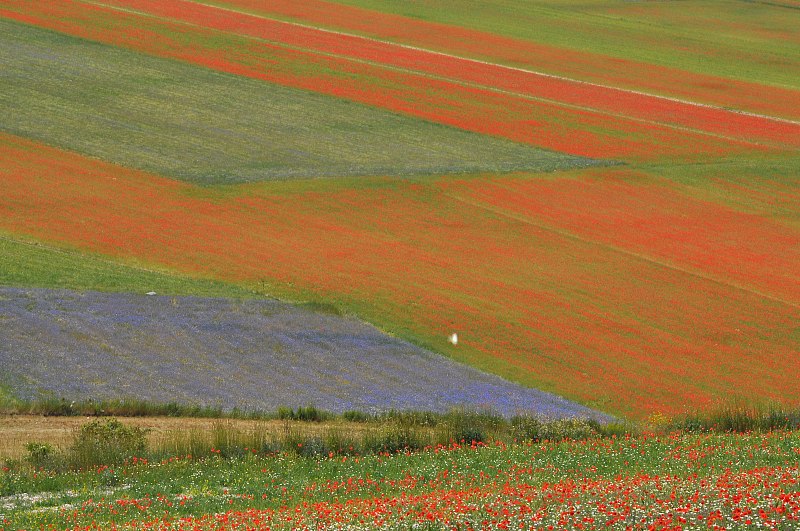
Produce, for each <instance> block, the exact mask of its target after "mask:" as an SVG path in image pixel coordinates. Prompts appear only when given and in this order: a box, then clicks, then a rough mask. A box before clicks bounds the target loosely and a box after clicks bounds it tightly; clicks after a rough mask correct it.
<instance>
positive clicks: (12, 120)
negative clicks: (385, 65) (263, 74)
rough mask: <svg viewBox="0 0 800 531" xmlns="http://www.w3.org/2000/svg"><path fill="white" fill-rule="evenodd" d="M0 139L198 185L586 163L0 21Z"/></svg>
mask: <svg viewBox="0 0 800 531" xmlns="http://www.w3.org/2000/svg"><path fill="white" fill-rule="evenodd" d="M0 62H2V63H3V65H4V66H3V77H1V78H0V115H3V119H2V121H0V130H2V131H5V132H8V133H12V134H16V135H21V136H26V137H29V138H34V139H37V140H40V141H42V142H44V143H47V144H51V145H55V146H59V147H63V148H66V149H70V150H72V151H77V152H79V153H82V154H86V155H89V156H92V157H96V158H100V159H103V160H106V161H109V162H114V163H117V164H121V165H123V166H129V167H133V168H139V169H143V170H146V171H150V172H154V173H159V174H162V175H166V176H170V177H174V178H178V179H182V180H186V181H191V182H194V183H198V184H204V185H208V184H222V183H240V182H247V181H258V180H268V179H289V178H310V177H340V176H349V175H416V174H436V173H470V172H480V171H486V172H498V171H499V172H504V171H514V170H537V169H538V170H552V169H556V168H561V167H575V166H583V165H587V164H589V163H590V161H588V160H586V159H581V158H578V157H571V156H569V155H564V154H560V153H554V152H549V151H544V150H539V149H536V148H532V147H530V146H524V145H521V144H515V143H513V142H510V141H506V140H502V139H494V138H488V137H485V136H481V135H478V134H474V133H470V132H465V131H461V130H458V129H455V128H452V127H447V126H443V125H439V124H434V123H430V122H423V121H420V120H416V119H413V118H409V117H404V116H401V115H398V114H393V113H390V112H387V111H383V110H379V109H374V108H370V107H367V106H364V105H360V104H357V103H351V102H347V101H344V100H339V99H336V98H331V97H328V96H323V95H319V94H314V93H310V92H306V91H302V90H296V89H291V88H286V87H281V86H279V85H273V84H267V83H264V82H261V81H257V80H253V79H248V78H244V77H238V76H233V75H228V74H223V73H219V72H215V71H212V70H208V69H205V68H201V67H196V66H190V65H187V64H184V63H180V62H176V61H170V60H164V59H158V58H154V57H149V56H146V55H142V54H137V53H134V52H130V51H126V50H123V49H119V48H114V47H111V46H105V45H100V44H96V43H92V42H89V41H85V40H82V39H77V38H74V37H69V36H65V35H61V34H57V33H54V32H50V31H47V30H42V29H36V28H33V27H30V26H24V25H20V24H16V23H13V22H7V21H0Z"/></svg>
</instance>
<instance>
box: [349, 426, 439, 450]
mask: <svg viewBox="0 0 800 531" xmlns="http://www.w3.org/2000/svg"><path fill="white" fill-rule="evenodd" d="M429 444H430V441H426V440H425V438H424V436H423V434H422V433H421V432H420V430H416V429H414V428H412V427H409V426H402V425H394V426H388V427H387V428H384V429H381V430H376V431H370V432H367V433H365V434H364V438H363V439H362V441H361V447H362V449H363V453H364V454H395V453H398V452H406V451H408V452H413V451H416V450H421V449H423V448H425V446H428V445H429Z"/></svg>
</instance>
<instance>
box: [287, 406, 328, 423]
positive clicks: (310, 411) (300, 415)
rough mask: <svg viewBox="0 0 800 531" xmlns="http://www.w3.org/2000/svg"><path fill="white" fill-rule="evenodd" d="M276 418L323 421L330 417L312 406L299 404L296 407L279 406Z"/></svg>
mask: <svg viewBox="0 0 800 531" xmlns="http://www.w3.org/2000/svg"><path fill="white" fill-rule="evenodd" d="M278 418H279V419H281V420H300V421H303V422H323V421H324V420H326V419H328V418H330V416H329V415H328V414H327V413H325V412H324V411H322V410H319V409H317V408H316V407H314V406H306V407H302V406H301V407H298V408H297V409H292V408H289V407H279V408H278Z"/></svg>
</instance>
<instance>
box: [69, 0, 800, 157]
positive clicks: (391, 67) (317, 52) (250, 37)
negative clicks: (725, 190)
mask: <svg viewBox="0 0 800 531" xmlns="http://www.w3.org/2000/svg"><path fill="white" fill-rule="evenodd" d="M78 1H79V2H81V3H84V4H89V5H94V6H98V7H104V8H107V9H111V10H113V11H120V12H123V13H129V14H132V15H139V16H143V17H148V18H152V19H155V20H161V21H169V22H173V23H177V24H181V25H184V26H188V27H193V28H200V29H213V30H214V31H219V32H221V33H227V34H230V35H236V36H238V37H241V38H244V39H248V40H252V41H256V42H264V43H268V44H271V45H276V46H278V47H281V48H284V49H287V50H294V51H299V52H304V53H310V54H313V55H317V56H320V57H330V58H333V59H342V60H345V61H349V62H351V63H354V64H363V65H368V66H374V67H377V68H381V69H384V70H389V71H393V72H400V73H404V74H412V75H417V76H420V77H424V78H427V79H433V80H437V81H445V82H448V83H453V84H456V85H460V86H462V87H467V88H473V89H479V90H486V91H489V92H494V93H496V94H503V95H506V96H512V97H515V98H519V99H524V100H528V101H535V102H539V103H546V104H550V105H554V106H558V107H561V108H564V109H572V110H578V111H585V112H591V113H594V114H597V115H601V116H610V117H612V118H619V119H622V120H627V121H631V122H636V123H641V124H646V125H651V126H658V127H663V128H666V129H672V130H675V131H683V132H688V133H694V134H698V135H702V136H706V137H709V138H717V139H720V140H725V141H729V142H733V143H737V144H744V145H749V146H755V147H767V148H773V149H780V150H783V149H792V147H791V146H787V145H784V144H782V143H780V142H763V141H762V142H759V141H754V140H752V139H746V138H737V137H732V136H728V135H723V134H720V133H714V132H711V131H705V130H702V129H696V128H693V127H688V126H684V125H680V124H675V123H669V122H659V121H656V120H648V119H646V118H639V117H636V116H630V115H627V114H621V113H617V112H613V111H609V110H604V109H597V108H595V107H588V106H585V105H577V104H575V103H567V102H563V101H559V100H554V99H550V98H543V97H541V96H534V95H532V94H525V93H521V92H514V91H510V90H506V89H502V88H498V87H494V86H491V85H483V84H480V83H474V82H471V81H465V80H461V79H457V78H452V77H447V76H443V75H437V74H432V73H428V72H424V71H420V70H414V69H411V68H404V67H401V66H394V65H388V64H385V63H381V62H378V61H371V60H369V59H360V58H357V57H350V56H347V55H342V54H338V53H332V52H325V51H321V50H316V49H314V48H305V47H302V46H295V45H292V44H287V43H284V42H281V41H276V40H270V39H266V38H263V37H256V36H254V35H247V34H242V33H236V32H234V31H225V30H220V29H216V28H209V27H207V26H203V25H200V24H197V23H194V22H188V21H185V20H180V19H175V18H171V17H162V16H159V15H154V14H152V13H148V12H145V11H140V10H137V9H131V8H126V7H121V6H114V5H109V4H105V3H103V2H101V1H96V0H78ZM191 3H196V4H198V5H202V6H206V7H211V8H216V9H221V10H224V11H231V12H233V13H238V14H243V15H248V16H254V17H256V18H261V19H264V20H270V21H273V22H278V23H286V24H289V25H296V26H300V27H304V28H307V29H314V30H316V29H319V30H320V31H323V32H330V33H334V34H339V35H343V36H352V37H358V38H364V39H367V40H372V41H375V42H380V43H385V44H390V45H394V44H395V43H392V42H389V41H381V40H378V39H370V38H368V37H361V36H359V35H351V34H348V33H342V32H336V31H333V30H326V29H320V28H316V27H314V26H306V25H303V24H299V23H298V24H295V23H291V22H285V21H282V20H279V19H273V18H270V17H265V16H260V15H251V14H250V13H248V12H246V11H239V10H234V9H228V8H223V7H218V6H215V5H213V4H203V3H200V2H191ZM397 46H404V47H408V48H411V49H414V50H419V51H423V52H428V51H429V50H426V49H424V48H415V47H412V46H405V45H397ZM430 53H434V54H440V55H444V56H445V57H450V58H455V59H464V60H467V61H475V62H479V63H482V64H486V65H490V66H499V67H503V68H512V69H516V68H515V67H506V66H504V65H499V64H495V63H488V62H485V61H480V60H477V59H469V58H463V57H459V56H455V55H449V54H443V53H441V52H435V51H431V52H430ZM516 70H522V69H516ZM522 71H524V72H530V73H533V74H538V73H537V72H533V71H528V70H522ZM541 75H543V76H547V77H553V78H556V79H563V80H566V81H573V80H570V79H569V78H560V77H559V76H552V75H550V74H541ZM576 82H577V83H588V82H583V81H576ZM588 84H590V85H594V86H597V87H603V88H609V89H613V90H617V89H615V88H614V87H607V86H604V85H597V84H593V83H588ZM641 95H644V96H649V95H648V94H645V93H641ZM653 97H659V96H653ZM675 101H680V100H675ZM698 105H700V106H705V104H698ZM706 107H708V108H712V109H717V110H723V111H726V112H731V111H729V110H728V109H725V108H723V107H714V106H706ZM753 116H756V117H762V116H761V115H756V114H753ZM763 118H769V117H766V116H763ZM777 119H778V120H781V119H780V118H777ZM789 123H796V124H797V125H800V122H791V121H789Z"/></svg>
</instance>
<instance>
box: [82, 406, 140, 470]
mask: <svg viewBox="0 0 800 531" xmlns="http://www.w3.org/2000/svg"><path fill="white" fill-rule="evenodd" d="M146 434H147V430H144V429H142V428H138V427H135V426H126V425H125V424H123V423H122V422H120V421H119V420H117V419H116V418H113V417H112V418H108V419H105V420H99V419H98V420H94V421H92V422H89V423H87V424H84V425H83V426H81V427H80V429H79V430H78V432H77V433H76V435H75V439H74V441H73V443H72V446H71V447H70V449H69V452H68V459H69V464H70V465H71V466H72V467H74V468H88V467H93V466H98V465H115V464H119V463H122V462H123V461H125V460H126V459H130V458H131V457H135V456H139V455H142V454H143V453H144V452H145V450H146V447H147V439H146Z"/></svg>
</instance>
